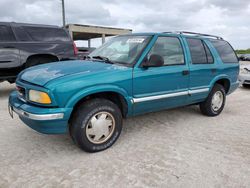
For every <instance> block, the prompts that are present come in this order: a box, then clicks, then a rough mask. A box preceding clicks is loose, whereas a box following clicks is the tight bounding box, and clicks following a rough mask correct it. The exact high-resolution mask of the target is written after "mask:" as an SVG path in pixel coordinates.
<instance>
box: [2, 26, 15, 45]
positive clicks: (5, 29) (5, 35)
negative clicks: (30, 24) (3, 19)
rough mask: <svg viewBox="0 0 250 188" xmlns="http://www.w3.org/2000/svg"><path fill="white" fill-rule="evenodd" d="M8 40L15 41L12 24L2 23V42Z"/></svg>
mask: <svg viewBox="0 0 250 188" xmlns="http://www.w3.org/2000/svg"><path fill="white" fill-rule="evenodd" d="M8 41H15V36H14V34H13V31H12V29H11V28H10V26H6V25H0V42H8Z"/></svg>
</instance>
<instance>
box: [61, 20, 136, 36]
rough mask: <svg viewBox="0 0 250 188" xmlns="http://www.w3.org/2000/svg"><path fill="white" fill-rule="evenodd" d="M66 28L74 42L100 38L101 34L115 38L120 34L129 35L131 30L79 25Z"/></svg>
mask: <svg viewBox="0 0 250 188" xmlns="http://www.w3.org/2000/svg"><path fill="white" fill-rule="evenodd" d="M66 28H67V29H68V30H69V31H70V32H72V35H73V39H74V40H88V39H92V38H100V37H102V34H105V36H107V37H108V36H116V35H122V34H129V33H131V32H132V29H123V28H114V27H103V26H92V25H80V24H68V25H66Z"/></svg>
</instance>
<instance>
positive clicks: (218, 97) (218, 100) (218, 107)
mask: <svg viewBox="0 0 250 188" xmlns="http://www.w3.org/2000/svg"><path fill="white" fill-rule="evenodd" d="M225 102H226V92H225V89H224V87H223V86H222V85H220V84H215V85H214V87H213V89H212V90H211V92H210V93H209V95H208V97H207V99H206V100H205V101H204V102H202V103H200V110H201V113H202V114H204V115H207V116H217V115H219V114H220V113H221V112H222V110H223V109H224V106H225Z"/></svg>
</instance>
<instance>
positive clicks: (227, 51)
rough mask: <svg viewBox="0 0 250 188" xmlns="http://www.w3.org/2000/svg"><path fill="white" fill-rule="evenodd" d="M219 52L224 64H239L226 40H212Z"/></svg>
mask: <svg viewBox="0 0 250 188" xmlns="http://www.w3.org/2000/svg"><path fill="white" fill-rule="evenodd" d="M210 41H211V43H212V44H213V46H214V47H215V49H216V50H217V52H218V53H219V55H220V58H221V60H222V61H223V63H238V58H237V57H236V55H235V53H234V50H233V48H232V47H231V46H230V44H229V43H228V42H226V41H224V40H210Z"/></svg>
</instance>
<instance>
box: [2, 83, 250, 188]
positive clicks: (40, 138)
mask: <svg viewBox="0 0 250 188" xmlns="http://www.w3.org/2000/svg"><path fill="white" fill-rule="evenodd" d="M13 89H14V85H10V84H8V83H1V84H0V114H1V116H0V125H1V126H0V187H1V188H5V187H17V188H19V187H32V188H33V187H185V188H186V187H237V188H238V187H250V120H249V117H250V89H244V88H239V89H238V90H237V91H236V92H235V93H233V94H232V95H230V96H228V98H227V102H226V107H225V109H224V111H223V113H222V114H221V115H220V116H218V117H214V118H210V117H206V116H203V115H201V114H200V112H199V108H198V107H197V106H189V107H184V108H178V109H173V110H167V111H162V112H158V113H151V114H147V115H143V116H139V117H135V118H131V119H127V120H125V121H124V129H123V132H122V134H121V136H120V138H119V139H118V141H117V142H116V144H115V145H114V146H113V147H111V148H110V149H108V150H106V151H103V152H99V153H95V154H89V153H85V152H83V151H81V150H80V149H78V148H77V147H76V146H75V145H74V144H73V143H72V142H71V140H70V138H69V136H67V135H42V134H39V133H37V132H35V131H33V130H31V129H30V128H28V127H27V126H25V125H24V124H23V123H22V122H21V121H20V120H19V119H18V118H17V117H15V119H11V118H10V116H9V115H8V110H7V98H8V94H9V93H10V92H11V90H13Z"/></svg>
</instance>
